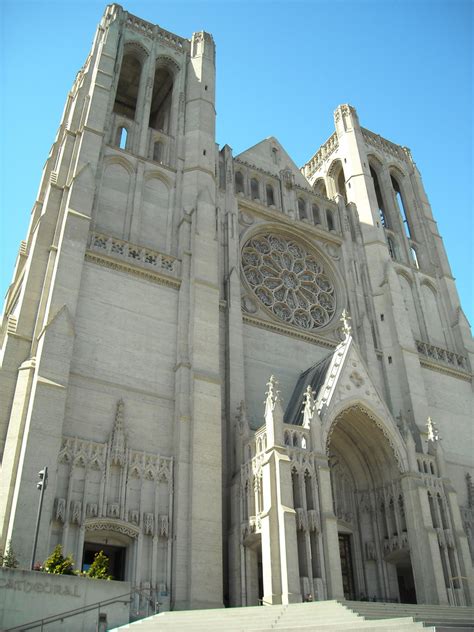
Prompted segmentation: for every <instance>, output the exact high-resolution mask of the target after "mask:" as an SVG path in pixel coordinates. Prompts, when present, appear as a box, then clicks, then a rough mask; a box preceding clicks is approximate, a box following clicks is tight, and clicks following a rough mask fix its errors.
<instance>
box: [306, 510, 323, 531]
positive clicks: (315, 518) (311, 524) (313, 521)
mask: <svg viewBox="0 0 474 632" xmlns="http://www.w3.org/2000/svg"><path fill="white" fill-rule="evenodd" d="M308 529H309V530H310V531H316V532H317V533H319V531H320V526H319V514H318V512H317V511H316V509H308Z"/></svg>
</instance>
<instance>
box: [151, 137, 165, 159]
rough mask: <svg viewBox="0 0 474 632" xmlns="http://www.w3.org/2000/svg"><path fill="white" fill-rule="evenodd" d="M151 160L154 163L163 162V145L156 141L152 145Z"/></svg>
mask: <svg viewBox="0 0 474 632" xmlns="http://www.w3.org/2000/svg"><path fill="white" fill-rule="evenodd" d="M153 160H154V161H155V162H163V143H162V142H161V140H157V141H156V143H155V144H154V145H153Z"/></svg>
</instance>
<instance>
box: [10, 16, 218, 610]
mask: <svg viewBox="0 0 474 632" xmlns="http://www.w3.org/2000/svg"><path fill="white" fill-rule="evenodd" d="M214 93H215V47H214V42H213V40H212V37H211V36H210V35H208V34H207V33H203V32H201V33H195V34H194V35H193V37H192V39H191V40H187V39H183V38H181V37H178V36H176V35H174V34H172V33H169V32H168V31H165V30H164V29H161V28H160V27H159V26H156V25H153V24H150V23H148V22H145V21H143V20H141V19H139V18H137V17H135V16H133V15H131V14H129V13H128V12H126V11H124V10H123V9H122V7H120V6H119V5H115V4H112V5H109V6H108V7H107V8H106V10H105V13H104V16H103V18H102V20H101V22H100V25H99V27H98V29H97V32H96V35H95V38H94V42H93V45H92V49H91V52H90V55H89V56H88V58H87V60H86V63H85V65H84V66H83V68H82V69H81V70H80V71H79V73H78V74H77V77H76V80H75V82H74V85H73V86H72V88H71V91H70V93H69V95H68V98H67V102H66V106H65V109H64V115H63V118H62V121H61V124H60V127H59V131H58V135H57V137H56V139H55V141H54V144H53V146H52V148H51V152H50V155H49V157H48V159H47V161H46V165H45V168H44V173H43V176H42V180H41V185H40V188H39V192H38V198H37V200H36V202H35V204H34V206H33V211H32V219H31V224H30V228H29V232H28V235H27V238H26V240H25V241H24V242H22V245H21V248H20V253H19V256H18V260H17V265H16V269H15V273H14V278H13V282H12V285H11V286H10V288H9V291H8V295H7V300H6V309H5V312H4V316H3V326H2V332H3V333H2V343H1V344H2V352H3V353H2V366H1V372H0V381H1V382H0V385H1V388H2V394H3V397H4V399H3V400H2V401H3V403H2V406H1V407H0V409H1V410H0V449H1V452H2V455H3V462H2V472H1V479H0V481H1V482H0V485H1V505H0V530H1V543H2V545H3V546H5V543H6V542H8V541H9V540H12V543H13V546H14V548H15V551H18V552H19V553H20V555H21V557H22V560H21V561H22V563H23V564H26V563H27V561H28V559H29V552H30V548H31V547H30V543H31V541H32V537H33V533H32V529H33V525H34V518H35V516H34V513H35V511H36V503H37V492H36V484H35V483H36V477H37V472H38V471H39V470H40V469H41V468H42V467H43V466H44V465H47V466H48V468H49V474H50V476H49V486H48V490H47V493H46V494H45V499H44V508H43V516H42V520H41V525H40V534H39V540H38V549H37V550H38V560H40V561H41V560H43V559H45V557H46V556H47V555H48V554H49V552H50V551H51V550H52V548H53V547H54V546H55V545H56V544H57V543H60V544H62V545H63V547H64V550H65V551H66V552H72V553H73V555H74V558H75V560H76V566H77V567H79V568H80V567H81V563H82V560H83V559H85V558H84V555H85V553H86V552H87V550H88V546H89V545H91V543H95V544H97V543H99V544H101V543H102V542H106V541H107V542H109V544H110V543H111V542H112V543H113V545H114V546H113V547H112V548H114V550H115V549H117V550H118V549H120V550H121V552H120V555H119V558H120V560H121V562H120V564H119V563H117V564H118V566H117V568H118V569H119V570H118V571H117V574H118V575H120V576H119V577H117V579H127V580H129V581H131V582H132V583H133V584H134V585H135V586H137V587H141V588H144V589H146V590H149V591H150V594H152V596H154V597H157V595H158V594H159V595H160V601H161V602H162V603H164V608H166V607H167V604H168V606H169V607H174V608H189V607H206V606H219V605H221V603H222V559H221V555H222V554H221V531H222V515H221V421H220V409H221V404H220V375H219V366H218V316H219V295H218V285H217V271H218V268H217V242H216V218H215V213H216V210H215V209H216V201H215V197H216V185H215V164H214V163H215V108H214V98H215V97H214ZM117 411H119V413H120V414H119V417H120V432H121V436H122V439H123V440H122V441H121V444H120V445H121V450H120V455H119V456H117V454H116V452H117V450H112V449H111V447H110V446H111V445H112V444H111V441H112V442H113V437H115V435H116V427H115V426H116V424H117V415H118V413H117ZM114 419H115V421H114ZM114 424H115V425H114ZM111 437H112V438H111ZM114 445H115V444H114ZM209 499H211V502H208V500H209ZM104 538H106V540H105V539H104ZM115 553H117V551H115ZM115 553H114V552H113V551H112V553H111V554H113V555H115ZM117 555H118V553H117ZM119 558H117V559H119Z"/></svg>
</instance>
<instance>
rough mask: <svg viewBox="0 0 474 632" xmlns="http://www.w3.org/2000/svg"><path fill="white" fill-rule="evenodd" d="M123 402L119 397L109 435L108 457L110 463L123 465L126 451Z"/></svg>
mask: <svg viewBox="0 0 474 632" xmlns="http://www.w3.org/2000/svg"><path fill="white" fill-rule="evenodd" d="M124 407H125V405H124V402H123V399H122V398H120V399H119V401H118V402H117V411H116V413H115V421H114V426H113V428H112V432H111V435H110V442H109V445H110V459H111V462H112V464H115V465H124V463H125V452H126V442H127V440H126V437H125V430H124V423H123V421H124V414H123V411H124Z"/></svg>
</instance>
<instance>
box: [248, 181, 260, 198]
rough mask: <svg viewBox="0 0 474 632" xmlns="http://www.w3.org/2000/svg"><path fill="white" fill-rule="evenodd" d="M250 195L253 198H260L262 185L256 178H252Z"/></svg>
mask: <svg viewBox="0 0 474 632" xmlns="http://www.w3.org/2000/svg"><path fill="white" fill-rule="evenodd" d="M250 197H251V198H252V200H259V199H260V186H259V183H258V180H257V179H256V178H252V179H251V180H250Z"/></svg>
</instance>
